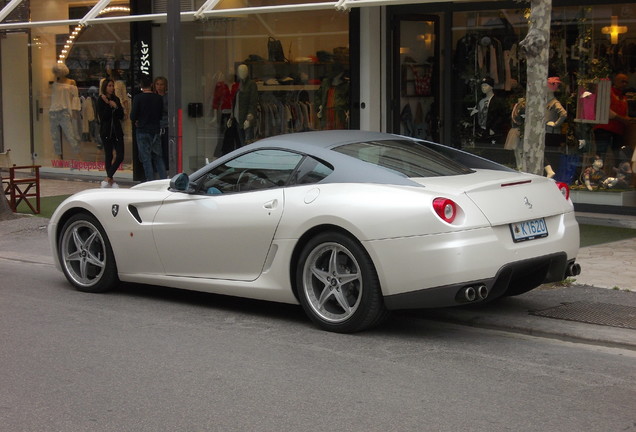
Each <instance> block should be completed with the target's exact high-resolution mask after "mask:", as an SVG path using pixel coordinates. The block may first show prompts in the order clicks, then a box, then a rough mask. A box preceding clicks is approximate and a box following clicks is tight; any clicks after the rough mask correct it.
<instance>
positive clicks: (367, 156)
mask: <svg viewBox="0 0 636 432" xmlns="http://www.w3.org/2000/svg"><path fill="white" fill-rule="evenodd" d="M333 150H334V151H337V152H339V153H343V154H346V155H348V156H351V157H354V158H356V159H360V160H362V161H364V162H368V163H371V164H373V165H377V166H381V167H383V168H387V169H389V170H392V171H397V172H399V173H401V174H403V175H405V176H406V177H437V176H451V175H458V174H468V173H471V172H473V171H472V170H471V169H470V168H468V167H466V166H464V165H462V164H460V163H458V162H455V161H453V160H451V159H449V158H447V157H446V156H444V155H442V154H440V153H438V152H435V151H433V150H431V149H429V148H427V147H425V146H423V145H422V144H420V143H417V142H414V141H407V140H387V141H369V142H361V143H352V144H345V145H342V146H339V147H336V148H334V149H333Z"/></svg>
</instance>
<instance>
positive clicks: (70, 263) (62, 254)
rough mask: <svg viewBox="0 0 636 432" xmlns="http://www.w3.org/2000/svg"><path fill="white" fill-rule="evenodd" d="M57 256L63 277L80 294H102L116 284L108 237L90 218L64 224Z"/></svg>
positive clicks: (81, 215) (82, 215)
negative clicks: (81, 292)
mask: <svg viewBox="0 0 636 432" xmlns="http://www.w3.org/2000/svg"><path fill="white" fill-rule="evenodd" d="M58 252H59V259H60V264H61V265H62V270H63V271H64V275H65V276H66V278H67V279H68V281H69V282H71V283H72V284H73V285H74V286H75V288H77V289H78V290H80V291H85V292H93V293H97V292H104V291H108V290H110V289H112V288H114V287H115V285H116V284H117V283H118V282H119V279H118V277H117V265H116V264H115V257H114V255H113V251H112V249H111V246H110V242H109V241H108V237H107V236H106V233H105V231H104V228H103V227H102V226H101V224H100V223H99V222H98V221H97V219H96V218H95V217H94V216H92V215H90V214H87V213H79V214H76V215H73V216H72V217H71V218H69V220H68V221H66V223H65V224H64V226H63V227H62V231H61V232H60V237H59V241H58Z"/></svg>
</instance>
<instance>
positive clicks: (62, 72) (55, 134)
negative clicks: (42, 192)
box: [49, 63, 81, 156]
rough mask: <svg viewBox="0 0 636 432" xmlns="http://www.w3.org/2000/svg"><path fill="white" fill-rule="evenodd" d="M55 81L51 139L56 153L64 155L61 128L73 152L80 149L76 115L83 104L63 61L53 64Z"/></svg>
mask: <svg viewBox="0 0 636 432" xmlns="http://www.w3.org/2000/svg"><path fill="white" fill-rule="evenodd" d="M52 70H53V75H55V82H54V83H53V85H52V87H51V106H50V107H49V122H50V127H51V140H52V141H53V151H54V152H55V154H56V155H60V156H61V155H62V140H61V136H60V131H59V129H60V128H61V130H62V133H63V134H64V136H65V137H66V139H67V140H68V142H69V143H70V145H71V149H72V151H73V153H75V154H77V153H79V151H80V145H79V144H80V143H79V131H78V130H77V127H76V122H75V121H74V120H73V118H74V117H78V116H79V111H80V109H81V104H80V100H79V93H78V91H77V85H76V84H75V80H73V79H70V78H68V77H67V75H68V74H69V70H68V67H66V65H65V64H63V63H56V64H55V66H53V69H52Z"/></svg>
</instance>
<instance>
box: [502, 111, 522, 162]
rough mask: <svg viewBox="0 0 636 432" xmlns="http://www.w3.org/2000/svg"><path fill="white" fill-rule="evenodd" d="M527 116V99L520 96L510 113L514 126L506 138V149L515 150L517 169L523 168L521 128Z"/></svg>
mask: <svg viewBox="0 0 636 432" xmlns="http://www.w3.org/2000/svg"><path fill="white" fill-rule="evenodd" d="M525 118H526V99H525V98H519V99H517V103H516V104H515V105H514V107H512V113H511V114H510V120H511V124H512V127H511V128H510V130H509V131H508V136H507V138H506V144H505V145H504V149H506V150H513V151H514V153H515V161H516V164H517V169H518V170H521V165H522V158H523V144H522V139H521V130H522V128H523V123H524V121H525Z"/></svg>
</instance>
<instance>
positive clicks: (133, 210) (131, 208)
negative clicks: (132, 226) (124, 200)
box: [128, 204, 141, 223]
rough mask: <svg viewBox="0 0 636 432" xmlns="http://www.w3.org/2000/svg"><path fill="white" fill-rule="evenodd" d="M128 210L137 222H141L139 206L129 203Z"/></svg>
mask: <svg viewBox="0 0 636 432" xmlns="http://www.w3.org/2000/svg"><path fill="white" fill-rule="evenodd" d="M128 211H129V212H130V214H131V215H132V216H133V217H134V218H135V219H136V220H137V222H139V223H141V216H139V211H138V210H137V207H135V206H134V205H132V204H128Z"/></svg>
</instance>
